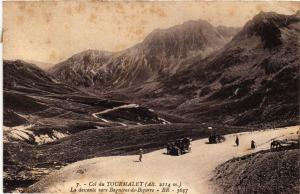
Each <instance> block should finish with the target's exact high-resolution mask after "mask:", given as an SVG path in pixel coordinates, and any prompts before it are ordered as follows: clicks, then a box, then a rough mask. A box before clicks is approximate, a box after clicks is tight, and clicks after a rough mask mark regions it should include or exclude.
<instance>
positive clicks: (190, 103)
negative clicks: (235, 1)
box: [148, 12, 300, 125]
mask: <svg viewBox="0 0 300 194" xmlns="http://www.w3.org/2000/svg"><path fill="white" fill-rule="evenodd" d="M299 37H300V16H299V14H298V15H290V16H288V15H280V14H276V13H272V12H270V13H263V12H262V13H260V14H258V15H257V16H255V17H254V18H253V19H252V20H251V21H249V22H248V23H247V24H246V25H245V26H244V28H243V29H242V30H241V32H239V33H238V34H237V35H236V36H235V37H234V38H233V40H232V41H230V42H229V43H228V44H226V45H225V46H224V48H222V49H220V50H218V51H217V52H215V53H213V54H211V55H210V56H208V57H207V58H205V59H200V58H198V57H195V58H193V59H190V63H191V65H190V68H188V69H185V70H183V71H180V72H177V73H176V74H174V75H173V76H172V77H171V78H168V79H167V80H165V82H164V85H163V86H160V87H161V88H160V89H159V90H157V91H158V92H157V94H156V95H154V96H153V98H154V100H155V102H156V103H157V101H158V98H161V99H165V98H164V97H165V96H167V97H168V96H169V95H170V94H171V95H172V96H173V99H174V98H175V96H177V100H173V102H175V103H176V105H177V108H176V111H179V112H181V114H183V115H185V116H187V117H194V118H196V119H197V118H201V119H203V118H204V120H206V119H205V118H207V119H210V120H217V121H222V122H224V123H230V124H234V125H237V124H238V125H241V124H248V123H251V122H257V121H258V122H268V121H272V120H280V119H283V120H288V119H289V118H294V119H296V117H297V115H298V105H299V101H298V96H299V87H298V83H299V73H298V72H299V64H300V54H299ZM186 99H188V100H186ZM148 102H149V100H148ZM171 103H172V102H170V103H168V104H169V105H170V104H171ZM149 104H150V105H151V101H150V102H149ZM164 104H167V103H166V101H164ZM174 106H175V105H174Z"/></svg>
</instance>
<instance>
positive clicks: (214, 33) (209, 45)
mask: <svg viewBox="0 0 300 194" xmlns="http://www.w3.org/2000/svg"><path fill="white" fill-rule="evenodd" d="M237 30H238V29H235V28H227V27H214V26H212V25H211V24H209V23H208V22H206V21H203V20H197V21H188V22H185V23H183V24H181V25H177V26H174V27H171V28H168V29H157V30H154V31H153V32H152V33H150V34H149V35H148V36H147V37H146V38H145V39H144V41H143V42H141V43H139V44H137V45H135V46H133V47H131V48H129V49H126V50H124V51H122V52H118V53H107V52H102V51H95V50H93V51H92V50H88V51H84V52H82V53H79V54H76V55H74V56H72V57H71V58H69V59H67V60H66V61H63V62H61V63H59V64H57V65H55V66H54V67H53V68H52V69H50V70H49V72H50V73H51V74H52V75H53V76H54V77H55V78H57V79H59V80H61V81H62V82H65V83H68V84H71V85H73V86H81V87H98V88H126V87H130V86H134V85H139V84H141V83H143V82H147V81H148V82H149V81H153V80H157V79H160V78H161V77H164V76H166V75H172V74H174V73H175V72H176V71H177V69H178V68H180V66H181V65H182V61H184V60H185V59H186V58H189V57H191V56H199V57H201V58H203V57H205V56H207V55H208V54H209V53H211V52H212V51H214V50H216V49H218V48H220V47H222V46H223V45H224V44H225V43H226V42H228V40H230V38H231V37H232V36H231V35H233V34H234V33H236V32H237Z"/></svg>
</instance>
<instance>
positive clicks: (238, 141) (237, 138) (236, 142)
mask: <svg viewBox="0 0 300 194" xmlns="http://www.w3.org/2000/svg"><path fill="white" fill-rule="evenodd" d="M235 144H236V146H237V147H238V146H239V145H240V140H239V137H238V136H236V138H235Z"/></svg>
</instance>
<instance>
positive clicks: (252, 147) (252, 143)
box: [251, 140, 256, 149]
mask: <svg viewBox="0 0 300 194" xmlns="http://www.w3.org/2000/svg"><path fill="white" fill-rule="evenodd" d="M255 147H256V144H255V141H253V140H251V149H255Z"/></svg>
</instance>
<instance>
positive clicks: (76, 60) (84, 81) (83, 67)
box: [49, 50, 113, 87]
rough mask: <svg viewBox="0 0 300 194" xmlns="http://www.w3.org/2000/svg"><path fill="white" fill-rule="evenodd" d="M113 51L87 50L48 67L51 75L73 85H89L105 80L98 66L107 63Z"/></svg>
mask: <svg viewBox="0 0 300 194" xmlns="http://www.w3.org/2000/svg"><path fill="white" fill-rule="evenodd" d="M112 54H113V53H110V52H106V51H98V50H87V51H83V52H81V53H78V54H75V55H73V56H72V57H70V58H69V59H67V60H65V61H63V62H61V63H58V64H57V65H55V66H54V67H52V68H50V69H49V73H50V74H51V75H53V77H55V78H57V79H59V80H61V81H63V82H64V83H68V84H70V85H73V86H83V87H91V86H94V84H95V83H103V82H105V80H104V77H103V76H102V75H101V70H100V68H101V67H102V66H103V65H104V64H105V63H107V61H108V60H109V59H110V57H111V56H112Z"/></svg>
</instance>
